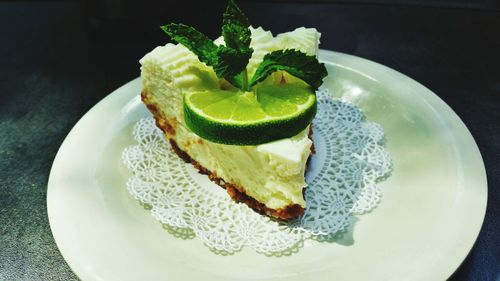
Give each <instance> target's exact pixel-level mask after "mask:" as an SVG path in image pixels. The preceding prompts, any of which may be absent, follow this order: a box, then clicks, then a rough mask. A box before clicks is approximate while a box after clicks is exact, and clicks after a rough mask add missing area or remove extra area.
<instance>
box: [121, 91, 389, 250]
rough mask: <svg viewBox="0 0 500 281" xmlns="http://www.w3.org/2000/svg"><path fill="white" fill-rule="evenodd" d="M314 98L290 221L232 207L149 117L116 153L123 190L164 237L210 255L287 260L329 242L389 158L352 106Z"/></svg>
mask: <svg viewBox="0 0 500 281" xmlns="http://www.w3.org/2000/svg"><path fill="white" fill-rule="evenodd" d="M317 98H318V113H317V115H316V117H315V119H314V121H313V124H314V128H313V131H314V132H313V140H314V145H315V150H316V153H315V154H314V156H313V157H312V159H311V162H310V167H309V170H308V173H307V175H306V181H307V183H308V188H307V190H306V192H305V199H306V202H307V208H306V210H305V213H304V215H303V216H302V217H301V218H300V219H298V220H296V221H294V222H290V223H279V222H276V221H274V220H271V219H270V218H268V217H266V216H263V215H260V214H257V213H255V212H254V211H253V210H251V209H250V208H248V207H247V206H246V205H244V204H239V203H235V202H234V201H232V200H231V199H230V198H229V196H228V195H227V194H226V192H225V190H224V189H223V188H221V187H218V186H214V185H215V184H214V183H212V182H210V181H209V180H208V178H207V177H206V176H205V175H200V174H199V173H197V171H196V170H195V168H194V167H192V165H191V164H188V163H185V162H184V161H183V160H182V159H180V158H179V157H178V156H177V155H176V154H175V152H173V150H172V149H171V148H170V144H169V143H168V142H167V141H166V140H165V137H164V135H163V133H162V132H161V131H160V130H159V129H158V128H157V127H156V126H155V123H154V120H153V118H144V119H141V120H140V121H138V122H137V123H136V124H135V127H134V131H133V135H134V138H135V140H136V141H137V143H138V144H137V145H133V146H129V147H127V148H126V149H125V150H124V151H123V154H122V156H123V162H124V163H125V165H126V166H127V167H128V168H129V169H130V170H131V171H132V173H133V176H132V177H131V178H130V179H129V180H128V182H127V189H128V191H129V192H130V193H131V194H132V196H133V197H134V198H136V199H137V200H139V201H140V202H141V203H142V204H143V205H144V206H145V207H146V208H147V209H150V211H151V214H152V215H153V217H154V218H156V219H157V220H159V221H160V222H161V223H163V225H164V228H165V229H167V230H168V232H170V233H171V234H173V235H174V236H176V237H179V238H183V239H192V238H194V237H198V238H199V239H201V240H202V241H203V242H204V243H205V245H207V246H208V247H209V248H210V249H211V250H212V251H214V252H216V253H221V254H232V253H234V252H237V251H239V250H241V249H242V248H243V247H245V246H246V247H251V248H253V249H254V250H255V251H257V252H259V253H263V254H266V255H278V256H279V255H287V254H291V253H293V252H295V251H297V250H298V249H299V248H300V247H301V246H302V245H303V243H304V241H305V240H306V239H315V240H319V241H322V240H327V237H335V235H336V234H338V233H341V232H342V231H344V230H345V229H346V228H347V227H348V226H349V224H350V221H351V219H352V218H353V217H354V216H356V215H361V214H363V213H366V212H369V211H371V210H372V209H373V208H375V207H376V206H377V204H378V202H379V201H380V190H379V187H378V186H377V182H378V181H380V180H381V179H383V178H385V177H387V175H388V174H389V173H390V171H391V160H390V157H389V155H388V153H387V151H386V150H385V149H384V146H383V142H384V132H383V130H382V128H381V127H380V126H379V125H377V124H375V123H371V122H366V120H365V118H364V115H363V113H362V112H361V111H360V109H359V108H357V107H356V106H355V105H353V104H350V103H346V102H343V101H340V100H337V99H334V98H332V97H331V95H330V94H329V93H328V91H325V90H320V91H318V93H317ZM325 237H326V238H325Z"/></svg>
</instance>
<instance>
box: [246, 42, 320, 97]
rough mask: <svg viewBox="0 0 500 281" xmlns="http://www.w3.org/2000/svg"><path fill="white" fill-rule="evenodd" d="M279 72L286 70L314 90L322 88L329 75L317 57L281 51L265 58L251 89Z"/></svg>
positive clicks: (252, 81)
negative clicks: (324, 79)
mask: <svg viewBox="0 0 500 281" xmlns="http://www.w3.org/2000/svg"><path fill="white" fill-rule="evenodd" d="M277 70H284V71H286V72H288V73H290V74H291V75H293V76H295V77H297V78H299V79H302V80H303V81H304V82H306V83H307V84H309V85H310V86H311V87H312V88H313V89H314V90H317V89H318V88H319V86H321V84H322V83H323V78H325V76H326V75H328V72H327V71H326V67H325V65H324V64H322V63H319V62H318V60H317V59H316V57H315V56H308V55H306V54H305V53H303V52H300V51H297V50H294V49H287V50H279V51H274V52H271V53H269V54H266V55H265V56H264V58H263V60H262V62H261V63H260V65H259V66H258V67H257V70H255V73H254V75H253V77H252V79H251V80H250V87H252V86H255V84H257V83H259V82H261V81H263V80H264V79H266V78H267V77H268V76H269V75H271V74H272V73H273V72H275V71H277Z"/></svg>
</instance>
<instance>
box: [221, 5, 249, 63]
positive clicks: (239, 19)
mask: <svg viewBox="0 0 500 281" xmlns="http://www.w3.org/2000/svg"><path fill="white" fill-rule="evenodd" d="M249 27H250V22H249V21H248V19H247V17H246V16H245V14H243V12H242V11H241V9H240V8H239V7H238V6H237V5H236V3H234V1H233V0H229V2H228V4H227V8H226V11H225V12H224V14H223V17H222V36H223V37H224V42H226V46H227V47H229V48H233V49H236V50H240V51H249V50H250V55H251V52H252V51H253V50H251V48H250V42H251V40H252V38H251V32H250V29H249Z"/></svg>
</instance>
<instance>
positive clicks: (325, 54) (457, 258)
mask: <svg viewBox="0 0 500 281" xmlns="http://www.w3.org/2000/svg"><path fill="white" fill-rule="evenodd" d="M332 57H335V58H338V57H343V59H346V60H353V61H356V63H366V64H368V65H370V67H375V68H378V69H379V70H383V71H389V72H391V73H392V74H394V75H396V76H399V77H401V78H402V79H404V80H405V81H408V82H411V83H412V84H414V86H416V87H419V88H421V89H422V90H423V91H422V92H421V93H422V94H424V95H425V96H426V98H429V99H431V100H433V101H434V102H437V103H438V104H439V105H440V106H443V107H444V108H446V109H447V110H448V111H449V112H450V113H451V114H453V115H454V117H456V119H457V120H458V121H459V122H458V125H459V126H460V127H461V129H462V130H464V132H465V133H466V137H468V138H470V140H471V141H472V144H473V145H474V149H475V150H476V153H477V155H478V156H479V159H480V160H481V164H482V165H481V167H476V169H480V170H481V171H480V172H481V176H482V179H483V180H484V183H485V185H484V187H483V188H482V190H481V192H482V195H481V198H483V199H482V202H481V203H482V204H480V208H477V209H475V215H474V216H475V217H476V216H477V217H476V220H475V222H476V223H477V222H478V221H479V223H478V224H477V225H476V227H475V228H474V229H470V230H469V231H468V232H469V235H468V236H467V237H466V238H468V240H467V241H465V243H463V244H462V248H461V249H460V251H459V252H458V253H456V254H455V255H454V256H453V257H454V260H453V261H450V260H451V259H452V258H451V257H450V258H449V261H448V264H450V262H451V263H452V264H453V266H452V265H450V266H448V267H447V268H448V269H447V270H443V271H442V272H441V276H443V277H444V278H445V279H448V278H449V277H451V276H452V275H453V273H454V272H455V271H456V270H457V269H458V268H459V267H460V265H461V264H462V263H463V262H464V260H465V258H466V257H467V255H468V254H469V253H470V251H471V250H472V248H473V246H474V244H475V242H476V241H477V238H478V236H479V234H480V231H481V229H482V226H483V223H484V217H485V215H486V207H487V202H488V193H487V190H488V181H487V173H486V168H485V165H484V160H483V157H482V155H481V151H480V150H479V147H478V145H477V142H476V141H475V139H474V137H473V135H472V134H471V132H470V130H469V129H468V128H467V126H466V125H465V123H464V122H463V120H462V119H461V118H460V116H459V115H458V114H457V113H456V112H455V111H454V110H453V109H452V108H451V107H450V106H449V105H448V104H447V103H446V102H444V101H443V100H442V99H441V98H440V97H439V96H438V95H437V94H435V93H434V92H432V91H431V90H430V89H428V88H427V87H425V86H424V85H422V84H420V83H419V82H418V81H416V80H414V79H413V78H411V77H409V76H407V75H405V74H403V73H401V72H399V71H397V70H395V69H392V68H390V67H387V66H385V65H383V64H380V63H377V62H375V61H372V60H369V59H366V58H362V57H358V56H354V55H350V54H346V53H341V52H334V51H330V50H325V49H319V52H318V58H319V60H320V61H327V62H329V63H332V64H334V65H338V66H345V65H344V64H342V63H334V62H332V61H331V60H330V61H328V59H329V58H330V59H331V58H332ZM138 81H140V77H138V78H135V79H133V80H131V81H129V82H127V83H125V84H123V85H122V86H120V87H119V88H117V89H116V90H114V91H112V92H111V93H109V94H108V95H106V96H105V97H104V98H102V99H101V100H100V101H99V102H98V103H97V104H95V105H94V106H93V107H92V108H90V109H89V110H88V111H87V112H86V113H85V114H84V115H83V116H82V117H81V118H80V119H79V120H78V121H77V122H76V123H75V125H74V126H73V127H72V128H71V130H70V131H69V133H68V134H67V136H66V137H65V138H64V140H63V142H62V143H61V145H60V147H59V149H58V151H57V153H56V156H55V158H54V160H53V163H52V166H51V170H50V173H49V178H48V183H47V198H46V204H47V215H48V219H49V226H50V229H51V233H52V236H53V237H54V241H55V243H56V245H57V248H58V250H59V252H60V253H61V255H62V256H63V258H64V260H65V262H66V264H67V265H68V266H69V267H70V268H71V270H72V271H73V272H74V273H75V275H76V276H78V277H79V278H82V279H83V276H85V274H83V272H81V271H80V270H81V268H78V266H76V265H75V264H74V263H72V262H70V260H72V259H71V258H69V257H68V252H67V250H65V247H64V246H63V245H61V240H60V239H58V237H59V235H60V234H59V230H58V226H57V222H56V221H55V219H54V215H53V213H54V212H55V211H56V210H54V209H53V207H51V206H52V204H51V202H52V200H53V198H54V195H53V190H54V188H51V186H53V185H54V178H55V177H56V174H57V173H58V171H57V170H56V169H55V167H56V166H57V165H56V163H58V161H60V160H59V159H60V158H61V157H62V156H61V154H62V153H63V152H62V151H64V150H65V147H66V146H67V145H68V144H67V143H69V142H70V141H71V139H72V138H73V135H75V134H76V133H77V131H78V130H77V129H78V127H79V125H80V124H81V123H82V122H84V120H86V119H87V118H89V116H90V115H92V114H93V112H95V111H97V110H99V109H100V108H101V107H103V106H104V105H105V104H107V103H110V102H111V101H112V99H113V97H114V96H115V95H117V93H119V92H120V91H124V89H127V88H129V87H130V86H131V85H133V84H134V83H138ZM136 95H138V94H136ZM51 190H52V191H51ZM56 233H57V234H56ZM441 276H439V277H441Z"/></svg>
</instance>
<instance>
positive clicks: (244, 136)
mask: <svg viewBox="0 0 500 281" xmlns="http://www.w3.org/2000/svg"><path fill="white" fill-rule="evenodd" d="M184 113H185V119H186V124H187V126H188V128H189V129H191V130H192V131H193V132H194V133H196V134H197V135H199V136H200V137H202V138H204V139H207V140H210V141H213V142H217V143H223V144H234V145H257V144H261V143H266V142H270V141H273V140H277V139H283V138H288V137H291V136H294V135H296V134H298V133H300V132H301V131H302V130H304V129H305V128H306V127H307V126H308V125H309V124H310V123H311V121H312V119H313V118H314V115H315V114H316V96H315V93H314V91H313V90H312V89H311V88H310V87H309V86H307V85H304V84H303V83H293V84H282V85H265V86H261V87H258V88H257V89H256V90H255V92H242V91H223V90H216V91H200V92H191V93H186V94H185V96H184Z"/></svg>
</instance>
